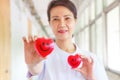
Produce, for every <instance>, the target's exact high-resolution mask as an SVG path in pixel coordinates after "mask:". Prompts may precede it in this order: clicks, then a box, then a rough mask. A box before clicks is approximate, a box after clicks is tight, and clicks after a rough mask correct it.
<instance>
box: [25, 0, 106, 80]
mask: <svg viewBox="0 0 120 80" xmlns="http://www.w3.org/2000/svg"><path fill="white" fill-rule="evenodd" d="M47 15H48V22H49V25H50V26H51V28H52V31H53V33H54V35H55V44H54V50H53V51H52V52H50V53H49V55H48V56H47V57H46V58H45V57H42V54H44V52H40V55H38V53H37V51H36V49H35V48H34V43H35V40H36V39H35V37H32V36H29V37H28V39H27V38H25V37H24V38H23V42H24V49H25V52H24V53H25V59H26V64H27V66H28V70H29V72H28V75H29V76H28V77H31V76H34V75H37V76H38V77H39V79H38V80H67V79H68V80H108V79H107V76H106V73H105V70H104V67H103V65H102V64H101V63H100V62H99V60H98V59H97V58H96V56H95V55H94V54H93V53H90V52H87V51H84V50H81V49H79V47H78V46H77V44H76V43H74V42H72V35H73V32H74V28H75V25H76V20H77V9H76V7H75V5H74V4H73V3H72V2H71V1H70V0H52V1H51V2H50V3H49V6H48V10H47ZM42 44H43V43H42ZM39 47H40V46H39ZM41 47H44V48H45V47H46V46H44V45H42V46H41ZM70 55H77V56H76V58H77V59H78V60H80V61H82V67H81V68H80V67H77V68H75V67H76V66H75V67H74V68H71V66H69V64H68V61H67V60H68V57H69V56H70ZM80 56H81V57H80ZM77 59H72V62H74V61H75V63H76V61H77ZM73 64H74V63H73ZM77 64H78V63H77ZM74 65H76V64H74ZM77 66H78V65H77Z"/></svg>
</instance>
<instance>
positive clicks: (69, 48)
mask: <svg viewBox="0 0 120 80" xmlns="http://www.w3.org/2000/svg"><path fill="white" fill-rule="evenodd" d="M56 44H57V45H58V47H59V48H60V49H62V50H64V51H66V52H69V53H73V52H74V51H75V50H76V47H75V45H74V44H73V42H72V40H56Z"/></svg>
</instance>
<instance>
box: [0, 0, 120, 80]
mask: <svg viewBox="0 0 120 80" xmlns="http://www.w3.org/2000/svg"><path fill="white" fill-rule="evenodd" d="M72 1H73V2H74V3H75V5H76V7H77V10H78V21H77V25H76V30H75V32H74V41H75V42H76V43H77V44H78V46H79V47H80V48H81V49H84V50H87V51H91V52H93V53H95V54H96V55H97V56H98V58H99V59H100V60H101V61H102V62H103V64H104V66H105V69H106V72H107V75H108V77H109V80H120V0H72ZM49 2H50V0H0V55H1V56H0V80H35V78H36V77H32V78H31V79H27V78H26V73H27V66H26V64H25V62H24V61H25V60H24V50H23V42H22V37H23V36H29V35H38V36H40V37H42V36H46V37H50V38H53V39H54V35H53V33H52V31H51V28H50V26H49V24H48V21H47V14H46V10H47V5H48V3H49Z"/></svg>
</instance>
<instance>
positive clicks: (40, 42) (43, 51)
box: [35, 37, 54, 57]
mask: <svg viewBox="0 0 120 80" xmlns="http://www.w3.org/2000/svg"><path fill="white" fill-rule="evenodd" d="M53 49H54V41H53V40H52V39H50V38H48V39H46V38H44V37H42V38H37V39H36V41H35V50H36V51H37V52H38V53H39V55H41V56H42V57H46V56H48V55H49V54H50V53H51V52H52V51H53Z"/></svg>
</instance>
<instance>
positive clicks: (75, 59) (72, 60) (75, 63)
mask: <svg viewBox="0 0 120 80" xmlns="http://www.w3.org/2000/svg"><path fill="white" fill-rule="evenodd" d="M68 63H69V65H70V66H71V67H72V68H78V67H79V68H80V67H81V66H82V59H81V56H80V55H78V54H76V55H70V56H68Z"/></svg>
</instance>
